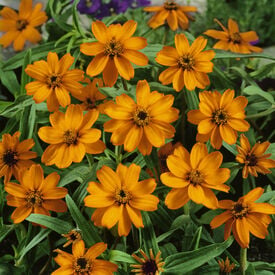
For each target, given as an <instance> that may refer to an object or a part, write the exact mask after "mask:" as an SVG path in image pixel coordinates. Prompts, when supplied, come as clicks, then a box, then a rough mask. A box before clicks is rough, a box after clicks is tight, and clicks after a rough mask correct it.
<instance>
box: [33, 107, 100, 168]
mask: <svg viewBox="0 0 275 275" xmlns="http://www.w3.org/2000/svg"><path fill="white" fill-rule="evenodd" d="M98 114H99V113H98V111H97V110H95V109H94V110H91V111H89V112H88V113H87V114H85V115H83V111H82V109H81V107H80V106H79V105H70V106H68V108H67V110H66V113H65V114H64V113H61V112H59V111H58V112H55V113H53V114H51V115H50V122H51V125H52V127H51V126H45V127H41V128H40V129H39V131H38V135H39V137H40V139H42V140H43V141H44V142H46V143H49V144H51V145H50V146H48V147H47V149H46V150H45V151H44V153H43V155H42V158H41V160H42V162H43V163H45V164H46V165H53V164H55V165H56V166H57V167H59V168H66V167H68V166H70V165H71V163H72V162H81V161H82V159H83V158H84V155H85V153H88V154H99V153H101V152H103V151H104V150H105V144H104V143H103V142H102V141H101V140H99V138H100V136H101V132H100V130H98V129H91V127H92V125H93V124H94V123H95V121H96V120H97V118H98Z"/></svg>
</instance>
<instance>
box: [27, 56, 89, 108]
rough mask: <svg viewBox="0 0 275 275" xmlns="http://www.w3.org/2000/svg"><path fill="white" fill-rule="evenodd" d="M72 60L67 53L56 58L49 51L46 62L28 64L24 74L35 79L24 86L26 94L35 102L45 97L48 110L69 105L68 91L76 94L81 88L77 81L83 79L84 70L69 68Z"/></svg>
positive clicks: (39, 101)
mask: <svg viewBox="0 0 275 275" xmlns="http://www.w3.org/2000/svg"><path fill="white" fill-rule="evenodd" d="M73 62H74V57H72V56H71V55H70V54H69V53H67V54H65V55H64V56H63V57H62V58H61V59H60V60H58V56H57V54H56V53H54V52H49V53H48V57H47V62H46V61H45V60H40V61H35V62H34V63H33V65H28V66H27V68H26V69H25V72H26V74H27V75H29V76H31V77H32V78H34V79H36V80H35V81H33V82H30V83H28V84H27V85H26V86H25V88H26V90H27V94H28V95H33V99H34V101H35V102H36V103H41V102H42V101H44V100H46V99H47V106H48V109H49V111H50V112H52V111H57V110H58V108H59V105H61V106H62V107H66V106H67V105H69V104H70V103H71V98H70V95H69V92H71V93H72V95H73V96H77V95H79V94H80V91H81V89H82V88H83V86H82V85H81V84H80V83H79V82H78V81H81V80H82V79H83V74H84V72H83V71H81V70H78V69H73V70H69V68H70V67H71V65H72V64H73Z"/></svg>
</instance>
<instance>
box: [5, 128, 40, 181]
mask: <svg viewBox="0 0 275 275" xmlns="http://www.w3.org/2000/svg"><path fill="white" fill-rule="evenodd" d="M19 136H20V132H16V133H14V134H13V136H11V135H10V134H4V135H3V137H2V141H1V142H0V177H3V176H5V180H4V183H7V182H8V181H9V180H10V179H11V176H12V175H14V176H15V178H16V179H17V180H19V178H20V173H21V172H22V171H23V170H25V169H27V168H29V167H30V166H31V165H32V164H34V162H33V161H32V160H30V159H33V158H36V157H37V154H36V152H32V151H29V150H30V149H31V148H32V147H33V146H34V141H33V139H32V138H30V139H26V140H23V141H22V142H20V141H19Z"/></svg>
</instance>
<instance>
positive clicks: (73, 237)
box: [62, 229, 82, 247]
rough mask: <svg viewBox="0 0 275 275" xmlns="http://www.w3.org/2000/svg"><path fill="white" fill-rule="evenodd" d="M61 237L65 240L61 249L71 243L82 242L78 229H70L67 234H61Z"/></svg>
mask: <svg viewBox="0 0 275 275" xmlns="http://www.w3.org/2000/svg"><path fill="white" fill-rule="evenodd" d="M62 236H63V237H65V238H66V239H67V242H66V243H65V244H63V247H67V246H69V245H70V244H71V243H75V242H78V241H80V240H82V236H81V231H80V230H79V229H72V230H71V231H70V232H68V233H67V234H62Z"/></svg>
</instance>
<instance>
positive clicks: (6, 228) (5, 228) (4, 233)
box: [0, 224, 16, 243]
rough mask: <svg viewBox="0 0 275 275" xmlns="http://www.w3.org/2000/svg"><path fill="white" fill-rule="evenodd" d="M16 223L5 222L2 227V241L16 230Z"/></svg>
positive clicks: (0, 231)
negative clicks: (6, 223)
mask: <svg viewBox="0 0 275 275" xmlns="http://www.w3.org/2000/svg"><path fill="white" fill-rule="evenodd" d="M15 227H16V224H12V225H5V224H3V225H2V226H1V228H0V243H1V242H2V241H3V240H4V239H5V238H6V236H7V235H8V234H9V233H10V232H12V231H13V230H14V228H15Z"/></svg>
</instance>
